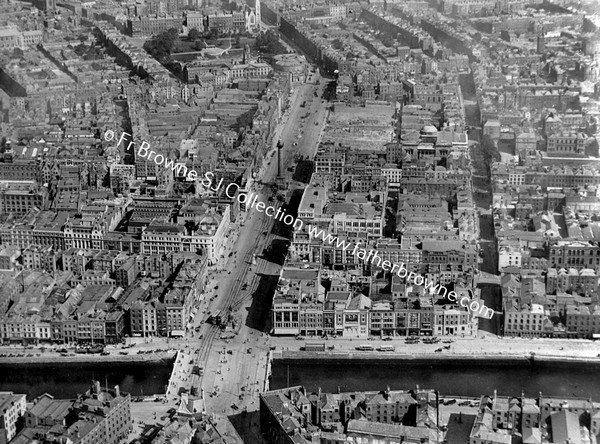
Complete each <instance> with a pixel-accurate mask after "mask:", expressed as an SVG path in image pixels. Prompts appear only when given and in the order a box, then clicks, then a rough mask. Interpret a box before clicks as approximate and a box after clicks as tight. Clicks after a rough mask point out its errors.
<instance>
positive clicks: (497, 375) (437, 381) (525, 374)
mask: <svg viewBox="0 0 600 444" xmlns="http://www.w3.org/2000/svg"><path fill="white" fill-rule="evenodd" d="M288 369H289V372H288ZM288 378H289V384H290V385H292V386H293V385H303V386H304V387H306V389H307V390H309V391H317V390H318V388H319V387H321V389H322V390H323V391H327V392H336V391H337V389H338V387H339V388H340V389H341V391H359V390H385V388H386V387H387V386H388V385H389V387H390V388H391V389H394V390H401V389H404V390H408V389H414V388H415V386H416V385H419V387H420V388H430V389H437V390H439V391H440V393H441V394H443V395H456V396H476V397H478V396H480V395H483V394H492V393H493V391H494V389H496V390H497V391H498V394H502V395H516V396H520V395H521V392H522V391H523V392H524V393H525V395H526V396H538V394H539V392H542V393H543V394H544V395H547V396H557V397H574V396H576V397H585V398H587V397H590V396H591V397H592V398H593V399H594V400H595V401H600V366H598V365H595V366H590V365H585V364H577V363H575V364H568V365H567V364H535V365H531V364H527V363H524V362H521V363H514V362H513V363H510V362H504V363H493V364H490V365H482V364H481V363H479V362H472V363H464V362H463V363H459V362H444V361H436V362H435V363H427V362H406V361H395V362H394V361H373V362H372V363H369V364H367V363H365V362H359V361H345V362H344V363H339V362H336V363H334V362H318V363H316V365H315V363H313V362H298V361H279V360H278V361H274V362H273V366H272V376H271V388H272V389H278V388H283V387H285V386H286V385H287V384H288Z"/></svg>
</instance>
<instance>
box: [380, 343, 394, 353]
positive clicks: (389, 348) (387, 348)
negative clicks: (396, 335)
mask: <svg viewBox="0 0 600 444" xmlns="http://www.w3.org/2000/svg"><path fill="white" fill-rule="evenodd" d="M395 350H396V347H394V346H393V345H382V346H381V347H379V348H377V351H380V352H393V351H395Z"/></svg>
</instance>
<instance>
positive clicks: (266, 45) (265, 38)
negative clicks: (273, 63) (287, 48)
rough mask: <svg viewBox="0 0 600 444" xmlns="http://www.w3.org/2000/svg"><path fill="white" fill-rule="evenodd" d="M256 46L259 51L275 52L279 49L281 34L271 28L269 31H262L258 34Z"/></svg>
mask: <svg viewBox="0 0 600 444" xmlns="http://www.w3.org/2000/svg"><path fill="white" fill-rule="evenodd" d="M254 46H255V47H256V48H257V49H258V50H259V51H262V52H266V53H269V54H275V53H277V52H278V51H279V46H280V43H279V36H278V35H277V33H276V32H275V31H273V30H272V29H269V30H268V31H267V32H261V33H260V34H258V35H257V36H256V40H254Z"/></svg>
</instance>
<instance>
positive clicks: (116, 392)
mask: <svg viewBox="0 0 600 444" xmlns="http://www.w3.org/2000/svg"><path fill="white" fill-rule="evenodd" d="M119 396H121V390H119V386H118V385H115V398H117V397H119Z"/></svg>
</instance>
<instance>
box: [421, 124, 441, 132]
mask: <svg viewBox="0 0 600 444" xmlns="http://www.w3.org/2000/svg"><path fill="white" fill-rule="evenodd" d="M422 132H423V133H426V134H437V132H438V130H437V128H436V127H435V126H433V125H425V126H424V127H423V129H422Z"/></svg>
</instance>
